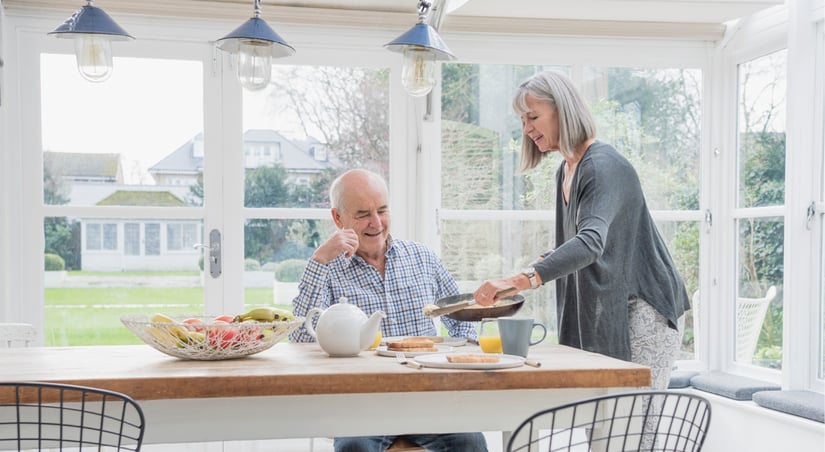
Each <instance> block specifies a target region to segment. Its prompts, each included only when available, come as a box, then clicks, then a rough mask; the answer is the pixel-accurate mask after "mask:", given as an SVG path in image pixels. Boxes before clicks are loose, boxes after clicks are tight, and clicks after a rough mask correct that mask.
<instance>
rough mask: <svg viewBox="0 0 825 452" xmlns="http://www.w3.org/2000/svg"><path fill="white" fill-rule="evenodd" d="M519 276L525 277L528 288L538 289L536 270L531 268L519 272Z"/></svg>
mask: <svg viewBox="0 0 825 452" xmlns="http://www.w3.org/2000/svg"><path fill="white" fill-rule="evenodd" d="M521 274H522V275H524V276H526V277H527V280H529V281H530V288H531V289H538V287H539V280H538V278H537V277H536V269H535V268H533V267H530V268H527V269H524V270H522V271H521Z"/></svg>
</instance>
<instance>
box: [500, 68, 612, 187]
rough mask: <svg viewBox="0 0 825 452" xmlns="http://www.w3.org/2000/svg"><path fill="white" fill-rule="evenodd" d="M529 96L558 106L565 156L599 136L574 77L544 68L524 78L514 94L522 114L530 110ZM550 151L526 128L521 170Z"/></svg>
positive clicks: (514, 108) (515, 101) (517, 106)
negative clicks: (535, 140) (541, 148)
mask: <svg viewBox="0 0 825 452" xmlns="http://www.w3.org/2000/svg"><path fill="white" fill-rule="evenodd" d="M527 96H530V97H532V98H534V99H536V100H539V101H543V102H547V103H548V104H549V105H550V106H552V107H555V108H556V112H557V114H558V117H559V152H561V154H562V155H563V156H565V157H572V156H573V152H574V151H575V149H576V146H578V145H580V144H581V143H584V142H585V141H587V140H589V139H590V138H595V137H596V121H595V120H594V119H593V115H592V114H591V113H590V109H589V108H588V107H587V103H586V102H585V101H584V98H583V97H582V95H581V94H580V93H579V91H578V90H577V89H576V87H575V85H573V81H572V80H570V78H569V77H567V76H566V75H564V74H562V73H560V72H555V71H544V72H540V73H538V74H535V75H533V76H531V77H529V78H527V79H526V80H524V81H523V82H521V84H520V85H519V86H518V88H517V89H516V94H515V96H513V110H514V111H515V112H516V114H518V115H519V116H521V115H523V114H525V113H527V112H528V111H530V109H529V108H528V107H527V101H526V97H527ZM546 154H547V153H546V152H541V151H540V150H539V148H538V146H536V143H534V142H533V140H531V139H530V137H529V136H527V135H526V134H524V131H523V130H522V136H521V164H520V170H521V171H525V170H529V169H532V168H535V167H536V166H537V165H538V164H539V162H541V159H542V158H544V157H545V155H546Z"/></svg>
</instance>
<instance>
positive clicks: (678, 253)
mask: <svg viewBox="0 0 825 452" xmlns="http://www.w3.org/2000/svg"><path fill="white" fill-rule="evenodd" d="M656 226H657V227H658V228H659V232H660V233H661V234H662V238H664V240H665V243H666V244H667V247H668V250H670V253H671V256H672V257H673V261H674V262H675V263H676V268H677V269H678V270H679V274H680V275H682V278H683V279H684V280H685V287H686V288H687V293H688V295H689V296H690V297H691V307H692V310H690V311H688V312H686V313H685V330H684V334H683V335H682V350H681V352H680V354H679V357H678V358H677V359H695V358H696V356H695V345H696V336H697V334H700V325H699V322H698V320H699V317H698V316H699V310H700V309H702V308H701V306H700V305H701V300H698V298H696V297H694V294H695V293H696V291H698V290H699V230H700V227H701V223H696V222H687V221H684V222H659V223H657V224H656Z"/></svg>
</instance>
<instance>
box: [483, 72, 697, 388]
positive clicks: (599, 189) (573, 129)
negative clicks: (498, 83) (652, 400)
mask: <svg viewBox="0 0 825 452" xmlns="http://www.w3.org/2000/svg"><path fill="white" fill-rule="evenodd" d="M513 108H514V110H515V111H516V113H517V114H519V115H520V116H521V120H522V124H523V137H522V140H523V142H522V148H521V169H522V171H525V170H529V169H532V168H535V167H536V166H537V165H538V164H539V163H540V162H541V160H542V159H543V158H544V157H546V156H547V155H548V154H549V153H551V152H555V151H558V152H559V153H561V155H562V157H563V158H564V161H563V162H562V163H561V166H560V167H559V169H558V171H557V172H556V185H557V190H556V247H555V249H554V250H549V251H547V252H545V253H543V254H542V255H541V258H540V259H539V260H537V261H536V262H535V263H534V265H533V267H532V268H530V269H527V270H524V271H523V272H522V273H519V274H517V275H514V276H510V277H508V278H503V279H497V280H491V281H486V282H485V283H484V284H482V285H481V286H480V287H479V288H478V289H477V290H476V292H475V293H474V297H475V299H476V301H477V302H478V303H479V304H481V305H490V304H492V303H494V302H495V298H494V294H495V292H496V291H497V290H499V289H503V288H506V287H509V286H515V287H516V288H517V289H519V290H520V291H522V290H525V289H535V288H538V287H539V286H541V285H542V284H545V283H547V282H548V281H553V280H555V281H556V312H557V317H558V333H559V342H560V343H561V344H564V345H569V346H573V347H578V348H582V349H585V350H589V351H593V352H597V353H602V354H605V355H609V356H613V357H615V358H619V359H622V360H626V361H632V362H635V363H638V364H642V365H645V366H649V367H650V368H651V379H652V385H651V386H652V387H653V388H655V389H665V388H667V386H668V380H669V378H670V370H671V368H672V367H673V362H674V360H675V359H676V354H677V353H678V351H679V348H680V344H681V337H682V328H683V324H684V317H683V314H684V312H685V311H686V310H688V309H690V302H689V299H688V295H687V291H686V290H685V285H684V282H683V280H682V278H681V277H680V275H679V273H678V271H677V270H676V266H675V265H674V263H673V259H672V258H671V256H670V253H669V252H668V250H667V246H666V245H665V242H664V240H662V237H661V236H660V235H659V232H658V230H657V229H656V225H655V223H654V222H653V219H652V218H651V216H650V212H649V211H648V208H647V205H646V203H645V198H644V194H643V193H642V187H641V183H640V182H639V176H638V175H637V174H636V171H635V170H634V169H633V167H632V166H631V164H630V162H628V161H627V159H626V158H624V156H622V155H621V154H619V153H618V152H617V151H616V149H614V148H613V147H612V146H611V145H609V144H607V143H603V142H600V141H598V140H597V139H596V125H595V121H594V120H593V117H592V115H591V114H590V111H589V110H588V107H587V104H586V103H585V102H584V99H583V98H582V96H581V94H580V93H579V92H578V91H577V90H576V88H575V86H574V85H573V83H572V82H571V80H570V79H569V78H567V76H565V75H563V74H560V73H557V72H552V71H547V72H542V73H539V74H536V75H534V76H532V77H530V78H528V79H527V80H525V81H524V82H522V83H521V85H519V87H518V89H517V91H516V94H515V97H514V99H513Z"/></svg>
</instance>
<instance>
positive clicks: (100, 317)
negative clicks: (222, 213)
mask: <svg viewBox="0 0 825 452" xmlns="http://www.w3.org/2000/svg"><path fill="white" fill-rule="evenodd" d="M95 221H98V220H89V219H84V218H66V217H47V218H45V219H44V223H43V226H44V230H45V243H46V254H45V267H44V268H45V277H44V280H45V286H46V288H45V294H44V298H45V303H46V305H45V313H46V323H45V331H44V333H45V343H46V345H47V346H70V345H112V344H139V343H141V341H140V339H138V337H137V336H135V335H134V334H133V333H132V332H130V331H129V330H128V329H126V328H124V327H123V325H122V324H121V323H120V316H121V315H124V314H152V313H154V312H162V313H165V314H167V315H177V314H200V313H202V311H203V287H202V276H201V271H200V270H199V269H198V265H199V258H200V256H201V253H200V252H199V251H198V250H195V249H192V247H189V248H187V249H182V250H175V251H174V252H170V250H169V249H168V248H158V249H157V253H155V252H154V251H155V249H154V245H153V246H151V247H149V246H147V247H144V248H141V247H140V243H141V242H143V241H147V242H148V240H146V238H147V237H148V236H149V235H150V234H155V235H158V233H159V232H160V231H165V230H166V228H161V227H160V225H161V224H163V223H166V222H167V221H166V220H164V221H163V223H157V222H155V223H147V222H144V221H136V220H132V219H130V220H106V222H105V223H97V224H95V223H93V222H95ZM153 221H157V220H153ZM174 223H176V224H179V221H175V222H174ZM190 225H191V226H193V227H194V228H195V230H197V231H200V230H201V222H200V220H190ZM101 226H102V227H101ZM84 228H85V230H86V233H85V234H81V231H82V230H83V229H84ZM90 230H91V231H97V235H94V234H90V233H89V231H90ZM104 230H109V231H110V232H111V235H112V236H113V237H121V236H122V237H123V238H124V240H123V241H120V240H117V239H115V240H114V242H112V243H113V244H114V246H113V248H111V249H110V248H103V249H101V248H100V247H99V245H100V243H105V240H106V239H105V238H104V239H102V238H101V232H102V231H104ZM147 231H154V232H151V233H149V232H147ZM90 237H91V238H92V239H94V240H95V241H96V242H95V243H97V245H95V246H97V248H95V247H94V246H93V247H91V248H90V247H89V238H90ZM101 240H104V242H101ZM153 243H156V244H158V245H159V244H160V243H165V239H164V240H163V242H161V241H156V242H153Z"/></svg>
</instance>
